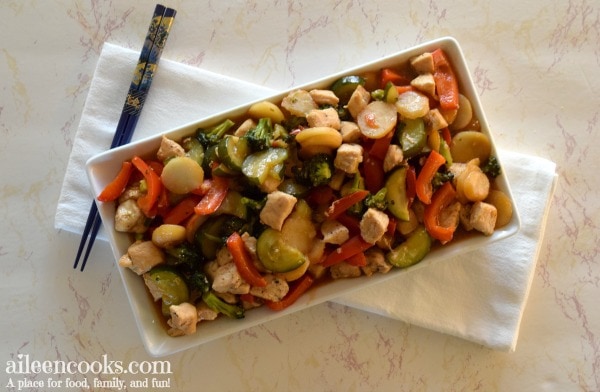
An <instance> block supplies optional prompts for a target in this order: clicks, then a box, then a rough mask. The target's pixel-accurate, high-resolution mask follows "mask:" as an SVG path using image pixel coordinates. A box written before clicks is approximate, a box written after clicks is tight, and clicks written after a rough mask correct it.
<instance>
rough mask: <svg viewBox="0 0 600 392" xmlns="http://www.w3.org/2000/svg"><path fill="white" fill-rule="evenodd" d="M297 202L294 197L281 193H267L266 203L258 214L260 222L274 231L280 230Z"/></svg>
mask: <svg viewBox="0 0 600 392" xmlns="http://www.w3.org/2000/svg"><path fill="white" fill-rule="evenodd" d="M297 201H298V199H296V198H295V197H294V196H292V195H289V194H287V193H284V192H281V191H275V192H271V193H269V194H268V195H267V202H266V203H265V206H264V207H263V209H262V210H261V212H260V220H261V222H262V223H264V224H265V225H268V226H270V227H272V228H273V229H275V230H281V227H282V226H283V222H284V221H285V219H286V218H287V217H288V215H289V214H290V213H291V212H292V210H293V209H294V206H295V205H296V202H297Z"/></svg>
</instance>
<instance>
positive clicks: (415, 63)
mask: <svg viewBox="0 0 600 392" xmlns="http://www.w3.org/2000/svg"><path fill="white" fill-rule="evenodd" d="M410 65H411V66H412V67H413V69H414V70H415V71H417V73H420V74H425V73H433V71H434V67H433V56H432V55H431V53H429V52H427V53H423V54H420V55H418V56H417V57H414V58H412V59H411V60H410Z"/></svg>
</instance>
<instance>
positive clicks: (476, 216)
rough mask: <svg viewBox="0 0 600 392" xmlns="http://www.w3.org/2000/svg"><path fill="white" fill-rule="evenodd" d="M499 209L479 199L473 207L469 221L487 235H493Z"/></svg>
mask: <svg viewBox="0 0 600 392" xmlns="http://www.w3.org/2000/svg"><path fill="white" fill-rule="evenodd" d="M497 217H498V210H497V209H496V207H494V206H493V205H491V204H488V203H485V202H482V201H478V202H475V203H473V206H472V207H471V216H470V218H469V223H470V224H471V226H473V228H474V229H475V230H477V231H480V232H482V233H483V234H485V235H492V234H493V233H494V227H495V226H496V218H497Z"/></svg>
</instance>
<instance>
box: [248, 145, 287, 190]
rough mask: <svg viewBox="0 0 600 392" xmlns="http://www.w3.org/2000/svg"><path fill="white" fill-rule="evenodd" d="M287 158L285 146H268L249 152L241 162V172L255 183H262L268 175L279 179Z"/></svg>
mask: <svg viewBox="0 0 600 392" xmlns="http://www.w3.org/2000/svg"><path fill="white" fill-rule="evenodd" d="M287 158H288V150H287V149H285V148H269V149H268V150H264V151H260V152H256V153H254V154H250V155H249V156H248V157H247V158H246V159H245V160H244V163H243V164H242V173H244V175H245V176H246V177H247V178H248V179H249V180H250V181H251V182H252V183H253V184H255V185H262V184H264V183H265V181H266V180H267V178H269V177H273V178H276V179H281V178H282V175H283V170H284V162H285V160H286V159H287Z"/></svg>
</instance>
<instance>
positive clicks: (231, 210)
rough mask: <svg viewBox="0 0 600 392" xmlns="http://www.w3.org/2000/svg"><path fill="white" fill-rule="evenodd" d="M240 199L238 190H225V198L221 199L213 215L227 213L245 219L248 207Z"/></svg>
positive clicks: (241, 197)
mask: <svg viewBox="0 0 600 392" xmlns="http://www.w3.org/2000/svg"><path fill="white" fill-rule="evenodd" d="M242 199H243V196H242V195H241V194H240V193H239V192H237V191H232V190H230V191H229V192H227V196H225V200H223V202H222V203H221V205H220V206H219V208H218V209H217V210H216V211H215V212H214V215H215V216H216V215H221V214H229V215H233V216H237V217H238V218H240V219H247V218H248V208H247V206H246V204H244V203H243V202H242Z"/></svg>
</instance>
